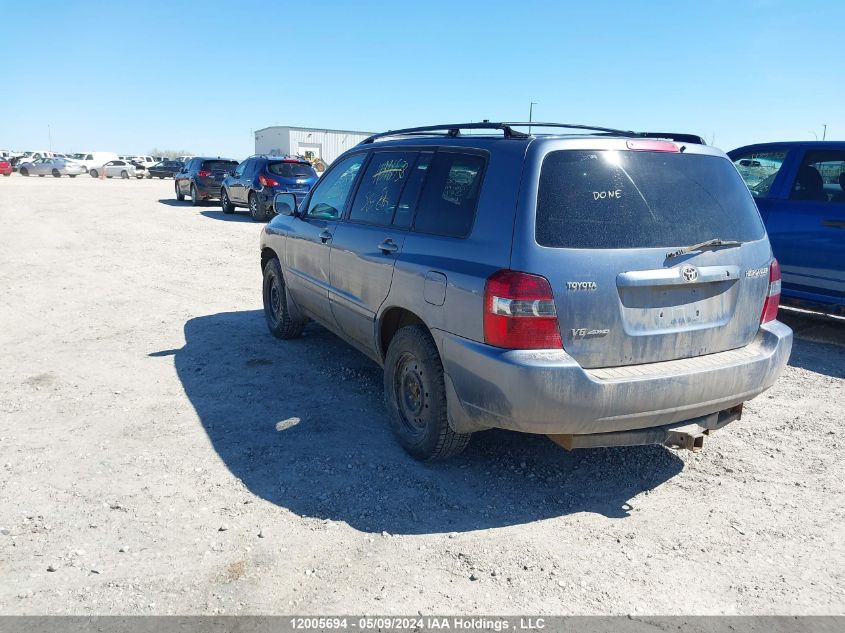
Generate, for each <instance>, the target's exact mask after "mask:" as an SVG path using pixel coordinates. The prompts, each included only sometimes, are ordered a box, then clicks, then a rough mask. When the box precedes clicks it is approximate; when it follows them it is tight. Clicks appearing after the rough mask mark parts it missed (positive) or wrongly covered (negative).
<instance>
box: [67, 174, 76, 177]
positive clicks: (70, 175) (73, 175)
mask: <svg viewBox="0 0 845 633" xmlns="http://www.w3.org/2000/svg"><path fill="white" fill-rule="evenodd" d="M68 176H69V177H70V178H76V175H75V174H68Z"/></svg>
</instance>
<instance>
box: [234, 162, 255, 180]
mask: <svg viewBox="0 0 845 633" xmlns="http://www.w3.org/2000/svg"><path fill="white" fill-rule="evenodd" d="M251 162H252V161H249V160H245V161H244V162H242V163H241V164H240V165H238V167H237V168H236V169H235V178H240V177H242V176H243V175H244V171H246V168H247V167H248V166H249V164H250V163H251Z"/></svg>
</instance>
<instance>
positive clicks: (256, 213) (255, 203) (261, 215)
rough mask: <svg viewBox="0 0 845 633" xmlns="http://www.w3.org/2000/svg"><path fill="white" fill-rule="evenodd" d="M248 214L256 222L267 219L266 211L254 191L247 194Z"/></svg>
mask: <svg viewBox="0 0 845 633" xmlns="http://www.w3.org/2000/svg"><path fill="white" fill-rule="evenodd" d="M249 214H250V215H251V216H252V219H253V220H255V221H256V222H264V221H265V220H266V219H267V211H266V210H265V209H264V205H263V204H261V201H260V200H259V199H258V196H257V195H256V194H255V192H252V193H250V194H249Z"/></svg>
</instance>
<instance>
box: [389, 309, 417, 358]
mask: <svg viewBox="0 0 845 633" xmlns="http://www.w3.org/2000/svg"><path fill="white" fill-rule="evenodd" d="M406 325H425V323H423V320H422V319H421V318H419V317H418V316H417V315H416V314H414V313H413V312H411V311H410V310H406V309H405V308H390V309H388V310H387V312H385V313H384V315H383V316H382V318H381V328H380V331H379V342H380V343H381V350H380V352H381V357H382V358H384V357H385V356H387V348H388V347H389V346H390V341H391V340H393V337H394V336H395V335H396V332H398V331H399V330H400V329H401V328H403V327H405V326H406Z"/></svg>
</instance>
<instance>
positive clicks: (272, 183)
mask: <svg viewBox="0 0 845 633" xmlns="http://www.w3.org/2000/svg"><path fill="white" fill-rule="evenodd" d="M258 182H260V183H261V186H262V187H278V186H279V183H278V181H276V180H273V179H272V178H268V177H267V176H265V175H264V174H261V175H260V176H259V177H258Z"/></svg>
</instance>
